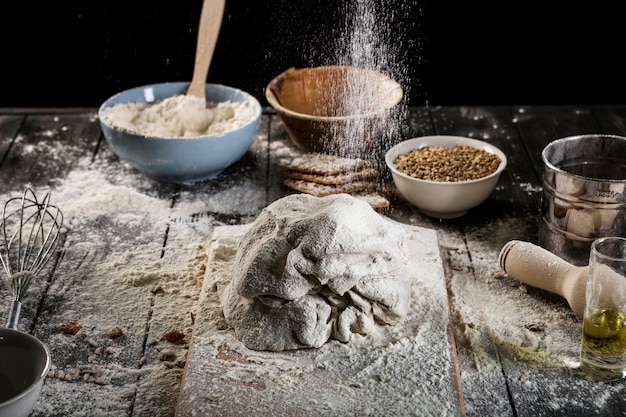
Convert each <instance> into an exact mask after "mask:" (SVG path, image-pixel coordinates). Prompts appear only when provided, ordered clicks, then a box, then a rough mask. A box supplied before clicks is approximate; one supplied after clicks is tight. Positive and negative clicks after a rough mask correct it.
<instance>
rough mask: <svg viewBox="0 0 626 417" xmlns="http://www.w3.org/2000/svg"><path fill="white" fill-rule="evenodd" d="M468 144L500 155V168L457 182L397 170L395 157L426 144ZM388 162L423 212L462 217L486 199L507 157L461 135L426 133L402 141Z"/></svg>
mask: <svg viewBox="0 0 626 417" xmlns="http://www.w3.org/2000/svg"><path fill="white" fill-rule="evenodd" d="M456 145H469V146H472V147H474V148H477V149H482V150H485V151H487V152H490V153H492V154H495V155H497V156H498V158H500V161H501V162H500V165H499V166H498V169H497V170H496V171H495V172H494V173H492V174H490V175H488V176H486V177H483V178H480V179H477V180H468V181H458V182H439V181H427V180H421V179H418V178H413V177H411V176H410V175H407V174H403V173H402V172H400V171H398V170H397V169H396V166H395V164H394V161H395V159H396V158H397V157H398V156H399V155H402V154H405V153H408V152H411V151H412V150H414V149H420V148H423V147H426V146H447V147H454V146H456ZM385 162H386V163H387V166H388V167H389V169H390V170H391V175H392V177H393V181H394V183H395V185H396V187H397V188H398V191H399V192H400V194H401V195H402V196H403V197H404V198H406V199H407V200H408V201H409V202H410V203H411V204H413V205H415V206H416V207H418V208H419V209H420V210H421V211H422V212H423V213H424V214H426V215H428V216H431V217H436V218H440V219H452V218H455V217H460V216H463V215H464V214H465V213H467V211H468V210H469V209H471V208H473V207H476V206H477V205H479V204H480V203H482V202H483V201H485V200H486V199H487V198H488V197H489V195H490V194H491V192H492V191H493V189H494V188H495V186H496V183H497V182H498V179H499V178H500V174H502V171H504V168H505V167H506V164H507V159H506V156H505V155H504V153H503V152H502V151H501V150H500V149H498V148H496V147H495V146H493V145H490V144H489V143H486V142H483V141H480V140H476V139H470V138H466V137H462V136H444V135H437V136H424V137H419V138H414V139H409V140H406V141H404V142H401V143H399V144H397V145H395V146H394V147H392V148H391V149H389V151H387V153H386V155H385Z"/></svg>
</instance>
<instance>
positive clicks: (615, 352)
mask: <svg viewBox="0 0 626 417" xmlns="http://www.w3.org/2000/svg"><path fill="white" fill-rule="evenodd" d="M625 320H626V317H625V316H624V313H622V312H620V311H617V310H615V309H608V308H603V309H599V310H595V311H592V312H590V313H588V314H587V315H586V316H585V318H584V320H583V336H582V345H581V363H580V366H581V368H583V369H584V370H585V371H586V372H587V373H588V374H589V375H593V377H594V378H595V379H598V380H603V381H612V380H616V379H619V378H622V377H623V376H624V374H625V373H626V323H625Z"/></svg>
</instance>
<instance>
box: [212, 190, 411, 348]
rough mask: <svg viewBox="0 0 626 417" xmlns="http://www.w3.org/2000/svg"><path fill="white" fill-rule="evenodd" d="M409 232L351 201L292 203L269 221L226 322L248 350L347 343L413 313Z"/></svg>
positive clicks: (258, 228) (244, 266) (244, 243)
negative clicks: (331, 340) (406, 247)
mask: <svg viewBox="0 0 626 417" xmlns="http://www.w3.org/2000/svg"><path fill="white" fill-rule="evenodd" d="M405 235H406V232H405V230H404V229H403V228H402V227H400V226H398V225H395V224H393V223H391V222H390V221H388V220H385V219H384V218H382V217H381V216H380V215H378V214H377V213H376V212H375V211H374V210H373V209H372V208H371V207H370V206H369V205H368V204H367V203H365V202H362V201H360V200H357V199H355V198H353V197H351V196H349V195H346V194H339V195H333V196H329V197H324V198H318V197H312V196H309V195H305V194H296V195H291V196H288V197H285V198H282V199H280V200H277V201H276V202H274V203H272V204H271V205H269V206H268V207H267V208H266V209H264V210H263V212H261V214H260V215H259V217H258V218H257V220H256V221H255V222H254V223H253V225H252V227H251V229H250V230H249V231H248V232H247V233H246V234H245V235H244V237H243V238H242V240H241V242H240V243H239V247H238V252H237V256H236V258H235V261H234V264H233V271H232V280H231V282H230V283H229V284H228V285H227V286H226V288H224V289H221V290H220V289H218V291H219V292H220V303H221V305H222V308H223V310H224V316H225V318H226V320H227V322H228V323H229V324H230V325H231V326H232V327H233V328H234V330H235V333H236V335H237V338H238V339H239V340H241V342H242V343H243V344H244V345H245V346H246V347H248V348H250V349H255V350H270V351H282V350H290V349H298V348H307V347H320V346H322V345H323V344H324V343H326V341H328V339H329V338H334V339H337V340H339V341H341V342H348V341H349V340H350V338H351V335H352V334H353V333H358V334H368V333H370V332H371V331H372V329H373V328H374V326H375V325H376V322H377V321H378V322H381V323H384V324H395V323H398V322H399V321H400V320H401V319H402V318H403V317H405V316H406V314H407V312H408V310H409V306H410V293H411V281H412V275H411V273H410V272H409V270H408V260H407V256H406V253H405V251H404V248H403V241H404V238H405Z"/></svg>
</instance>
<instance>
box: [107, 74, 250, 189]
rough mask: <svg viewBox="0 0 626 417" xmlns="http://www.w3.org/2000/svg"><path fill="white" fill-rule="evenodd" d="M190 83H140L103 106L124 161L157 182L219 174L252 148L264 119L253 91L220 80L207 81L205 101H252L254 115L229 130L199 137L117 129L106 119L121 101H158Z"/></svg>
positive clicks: (113, 145) (110, 141)
mask: <svg viewBox="0 0 626 417" xmlns="http://www.w3.org/2000/svg"><path fill="white" fill-rule="evenodd" d="M188 86H189V83H186V82H173V83H163V84H152V85H146V86H143V87H136V88H133V89H130V90H126V91H123V92H121V93H118V94H116V95H114V96H113V97H111V98H109V99H108V100H107V101H105V102H104V103H103V104H102V106H100V109H99V110H98V116H99V119H100V126H101V128H102V132H103V133H104V137H105V139H106V141H107V143H108V144H109V146H110V147H111V148H112V149H113V152H115V154H117V156H119V157H120V158H121V159H122V160H124V161H126V162H127V163H129V164H130V165H131V166H133V167H134V168H136V169H138V170H139V171H141V172H143V173H144V174H145V175H147V176H148V177H150V178H152V179H155V180H157V181H163V182H173V183H193V182H197V181H203V180H207V179H211V178H215V177H216V176H218V175H219V174H220V173H221V172H222V171H223V170H224V169H225V168H226V167H228V166H229V165H231V164H233V163H234V162H236V161H238V160H239V159H240V158H241V157H242V156H243V155H244V154H245V153H246V152H247V151H248V149H250V146H251V145H252V142H253V141H254V138H255V137H256V134H257V132H258V129H259V123H260V121H261V105H260V104H259V102H258V100H256V99H255V98H254V97H253V96H251V95H250V94H248V93H246V92H244V91H241V90H238V89H236V88H232V87H227V86H223V85H219V84H207V86H206V99H207V101H212V102H223V101H227V100H230V101H232V102H246V101H247V102H249V103H250V105H251V106H252V108H253V110H254V117H253V119H252V120H251V121H250V122H249V123H247V124H246V125H244V126H242V127H240V128H238V129H235V130H231V131H229V132H225V133H220V134H214V135H207V136H199V137H194V138H175V139H173V138H162V137H154V136H145V135H140V134H137V133H132V132H129V131H127V130H125V129H118V128H116V127H113V126H111V125H110V124H108V123H106V122H105V121H104V120H103V117H102V112H103V110H104V109H106V108H107V107H111V106H113V105H114V104H117V103H131V102H145V103H153V102H155V101H158V100H160V99H165V98H168V97H171V96H174V95H177V94H185V93H186V92H187V88H188Z"/></svg>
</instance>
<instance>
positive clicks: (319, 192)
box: [283, 178, 372, 197]
mask: <svg viewBox="0 0 626 417" xmlns="http://www.w3.org/2000/svg"><path fill="white" fill-rule="evenodd" d="M283 184H285V185H286V186H287V187H289V188H291V189H294V190H296V191H300V192H301V193H306V194H311V195H313V196H315V197H326V196H327V195H332V194H344V193H345V194H350V193H355V192H357V191H363V190H368V189H370V188H371V187H372V184H371V183H370V182H367V181H355V182H352V183H349V184H341V185H328V184H318V183H315V182H311V181H304V180H297V179H293V178H287V179H286V180H285V181H284V182H283Z"/></svg>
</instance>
